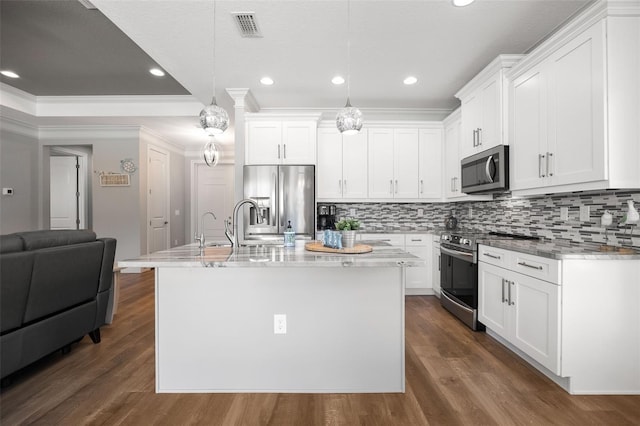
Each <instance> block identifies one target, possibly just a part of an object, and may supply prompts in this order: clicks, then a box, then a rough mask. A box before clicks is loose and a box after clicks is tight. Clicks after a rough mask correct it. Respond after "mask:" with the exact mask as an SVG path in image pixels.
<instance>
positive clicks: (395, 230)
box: [358, 227, 444, 234]
mask: <svg viewBox="0 0 640 426" xmlns="http://www.w3.org/2000/svg"><path fill="white" fill-rule="evenodd" d="M442 231H444V228H421V229H416V228H408V227H407V228H370V229H359V230H358V232H359V233H361V234H440V233H441V232H442Z"/></svg>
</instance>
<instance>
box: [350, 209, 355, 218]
mask: <svg viewBox="0 0 640 426" xmlns="http://www.w3.org/2000/svg"><path fill="white" fill-rule="evenodd" d="M349 216H351V217H356V209H349Z"/></svg>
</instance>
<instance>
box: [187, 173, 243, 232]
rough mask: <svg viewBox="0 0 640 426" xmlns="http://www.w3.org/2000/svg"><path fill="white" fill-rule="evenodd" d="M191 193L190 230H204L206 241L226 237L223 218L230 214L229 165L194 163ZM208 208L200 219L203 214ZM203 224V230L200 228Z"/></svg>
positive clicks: (231, 183) (231, 189)
mask: <svg viewBox="0 0 640 426" xmlns="http://www.w3.org/2000/svg"><path fill="white" fill-rule="evenodd" d="M195 191H196V192H195V194H193V196H192V199H193V200H194V202H193V204H192V211H193V212H194V213H195V214H193V215H192V216H193V217H192V220H191V223H192V234H193V235H195V234H196V233H198V234H199V233H201V232H204V235H205V240H206V241H209V242H211V241H226V237H225V235H224V219H225V218H230V217H231V214H232V213H233V205H234V195H233V192H234V174H233V165H226V164H225V165H217V166H216V167H209V166H207V165H206V164H204V163H202V164H196V165H195ZM206 212H212V213H213V214H214V215H215V216H216V219H215V220H214V219H213V218H212V217H211V216H210V215H207V216H205V217H204V221H203V220H202V219H203V214H204V213H206ZM201 227H204V231H202V230H201V229H200V228H201Z"/></svg>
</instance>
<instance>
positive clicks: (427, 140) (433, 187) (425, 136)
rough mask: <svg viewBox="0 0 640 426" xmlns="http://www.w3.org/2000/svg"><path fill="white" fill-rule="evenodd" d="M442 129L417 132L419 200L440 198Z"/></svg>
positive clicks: (442, 169)
mask: <svg viewBox="0 0 640 426" xmlns="http://www.w3.org/2000/svg"><path fill="white" fill-rule="evenodd" d="M442 133H443V132H442V129H420V131H419V148H418V149H419V151H420V155H419V159H420V164H419V166H418V170H419V177H420V180H419V182H418V183H419V185H420V188H419V193H418V197H419V198H421V199H440V198H441V197H442V173H443V171H444V168H443V167H442V161H443V159H444V158H443V155H442V143H443V140H442Z"/></svg>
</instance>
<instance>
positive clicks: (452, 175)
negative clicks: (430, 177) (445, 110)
mask: <svg viewBox="0 0 640 426" xmlns="http://www.w3.org/2000/svg"><path fill="white" fill-rule="evenodd" d="M459 141H460V120H456V121H455V122H453V123H451V124H450V125H449V126H447V127H446V128H445V143H444V149H445V154H444V155H445V180H444V191H445V197H446V198H457V197H462V196H464V195H465V194H463V193H462V192H461V191H460V189H461V182H460V155H459V151H458V147H459Z"/></svg>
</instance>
